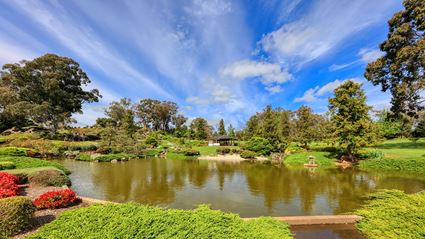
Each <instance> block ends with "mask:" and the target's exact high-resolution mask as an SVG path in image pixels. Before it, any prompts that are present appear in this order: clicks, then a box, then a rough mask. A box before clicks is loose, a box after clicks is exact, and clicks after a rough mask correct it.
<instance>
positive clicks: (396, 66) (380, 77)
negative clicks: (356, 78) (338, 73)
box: [365, 0, 425, 116]
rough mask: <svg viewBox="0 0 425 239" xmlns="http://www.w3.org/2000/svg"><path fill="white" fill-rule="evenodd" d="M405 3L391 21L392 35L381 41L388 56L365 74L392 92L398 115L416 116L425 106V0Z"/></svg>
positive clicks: (368, 68) (380, 59) (373, 64)
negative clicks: (423, 93)
mask: <svg viewBox="0 0 425 239" xmlns="http://www.w3.org/2000/svg"><path fill="white" fill-rule="evenodd" d="M403 5H404V8H405V9H404V10H402V11H400V12H398V13H396V14H395V15H394V16H393V17H392V18H391V19H390V20H389V21H388V25H389V33H388V39H387V40H385V41H384V42H383V43H381V45H380V49H381V51H383V52H384V53H385V54H384V56H382V57H380V58H379V59H377V60H376V61H375V62H372V63H370V64H369V65H368V66H367V68H366V72H365V77H366V79H368V80H369V81H370V82H372V83H373V84H374V85H380V86H381V88H382V91H388V90H389V91H390V92H391V95H392V99H391V104H392V107H391V111H392V112H393V113H394V114H395V115H396V116H400V115H401V114H408V115H409V116H416V115H417V113H418V111H420V110H421V109H423V108H424V104H423V103H424V99H423V98H422V97H421V92H422V91H423V90H424V89H425V39H424V31H425V17H424V14H425V1H422V0H404V2H403Z"/></svg>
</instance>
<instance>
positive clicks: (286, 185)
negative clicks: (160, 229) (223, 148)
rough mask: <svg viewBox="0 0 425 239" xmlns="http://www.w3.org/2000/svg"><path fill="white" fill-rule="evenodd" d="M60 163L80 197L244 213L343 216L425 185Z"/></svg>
mask: <svg viewBox="0 0 425 239" xmlns="http://www.w3.org/2000/svg"><path fill="white" fill-rule="evenodd" d="M63 163H64V164H65V166H66V167H68V168H69V169H71V170H72V171H73V173H72V174H71V179H72V182H73V188H74V189H75V190H76V191H77V193H79V194H81V195H83V196H89V197H97V198H101V199H106V200H111V201H117V202H125V201H137V202H141V203H145V204H151V205H161V206H169V207H175V208H193V207H195V206H196V205H198V204H211V206H212V208H214V209H222V210H224V211H231V212H235V213H239V214H241V215H242V216H259V215H317V214H340V213H345V212H350V211H353V210H354V209H356V208H357V207H358V206H359V205H360V204H361V203H362V200H363V197H364V196H365V195H367V194H368V193H370V192H372V191H374V190H376V189H383V188H388V189H392V188H396V189H401V190H404V191H406V192H409V193H412V192H417V191H420V190H424V189H425V177H424V176H420V175H411V174H406V175H405V174H401V173H399V172H397V173H388V172H387V173H385V172H360V171H358V170H354V169H345V170H343V169H336V168H335V169H321V168H317V169H315V170H309V169H304V168H286V167H283V166H281V167H276V166H272V165H265V164H260V163H249V162H216V161H202V160H199V161H198V160H193V161H183V160H166V159H159V158H152V159H139V160H130V161H129V162H122V163H115V164H114V163H86V162H78V161H72V160H65V161H63Z"/></svg>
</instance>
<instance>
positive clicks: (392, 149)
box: [359, 138, 425, 172]
mask: <svg viewBox="0 0 425 239" xmlns="http://www.w3.org/2000/svg"><path fill="white" fill-rule="evenodd" d="M366 150H379V151H381V152H383V153H384V158H382V159H369V160H363V161H361V162H360V163H359V167H360V168H361V169H365V170H367V169H386V170H403V171H414V172H425V139H424V138H422V139H420V140H418V141H417V142H412V141H410V140H408V139H393V140H387V141H385V142H384V143H383V144H381V145H378V146H375V147H369V148H367V149H366Z"/></svg>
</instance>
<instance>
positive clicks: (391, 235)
mask: <svg viewBox="0 0 425 239" xmlns="http://www.w3.org/2000/svg"><path fill="white" fill-rule="evenodd" d="M369 199H370V201H369V202H368V203H367V204H366V205H364V206H363V207H362V208H361V209H359V210H357V211H356V212H355V213H356V214H357V215H359V216H362V217H363V218H362V220H361V221H360V222H359V223H358V224H357V227H358V229H359V230H360V231H361V232H362V233H364V234H365V235H366V236H367V237H368V238H370V239H384V238H385V239H402V238H415V239H416V238H425V227H424V222H425V193H424V192H422V193H417V194H411V195H408V194H405V193H403V192H402V191H398V190H383V191H380V192H377V193H375V194H372V195H370V196H369Z"/></svg>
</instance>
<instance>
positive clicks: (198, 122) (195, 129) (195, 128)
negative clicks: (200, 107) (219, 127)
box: [190, 118, 211, 140]
mask: <svg viewBox="0 0 425 239" xmlns="http://www.w3.org/2000/svg"><path fill="white" fill-rule="evenodd" d="M209 136H211V128H210V126H209V125H208V122H207V121H206V120H205V119H203V118H196V119H194V120H193V121H192V123H191V124H190V137H191V138H193V139H199V140H205V139H207V138H208V137H209Z"/></svg>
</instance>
